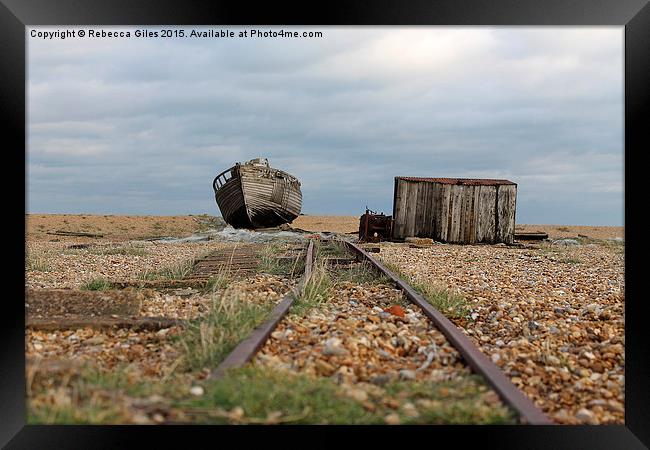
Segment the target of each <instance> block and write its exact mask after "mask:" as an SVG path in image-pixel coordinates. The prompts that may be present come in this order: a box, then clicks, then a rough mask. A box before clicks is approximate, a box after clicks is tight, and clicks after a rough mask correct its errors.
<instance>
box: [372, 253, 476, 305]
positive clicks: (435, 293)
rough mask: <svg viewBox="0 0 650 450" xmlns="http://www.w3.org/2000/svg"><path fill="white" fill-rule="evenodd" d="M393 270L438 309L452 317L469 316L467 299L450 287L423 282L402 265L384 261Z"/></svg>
mask: <svg viewBox="0 0 650 450" xmlns="http://www.w3.org/2000/svg"><path fill="white" fill-rule="evenodd" d="M384 264H385V265H386V267H388V268H389V269H390V270H391V271H393V272H395V273H396V274H397V275H399V276H400V277H402V278H403V279H404V280H406V281H407V282H408V283H409V284H410V285H411V286H412V287H413V289H415V290H416V291H417V292H418V293H419V294H420V295H422V296H423V297H424V298H425V299H426V300H427V301H428V302H429V303H431V304H432V305H433V306H434V307H435V308H436V309H437V310H438V311H440V312H441V313H443V314H444V315H446V316H447V317H452V318H463V317H467V316H468V315H469V313H470V308H469V304H468V302H467V299H465V297H463V296H462V295H460V294H457V293H454V292H451V291H450V290H449V289H447V288H444V287H440V286H436V285H435V284H432V283H429V282H422V281H419V280H417V279H415V278H414V277H412V276H409V275H407V274H406V273H404V271H402V270H401V268H400V267H398V266H396V265H395V264H391V263H384Z"/></svg>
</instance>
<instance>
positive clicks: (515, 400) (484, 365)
mask: <svg viewBox="0 0 650 450" xmlns="http://www.w3.org/2000/svg"><path fill="white" fill-rule="evenodd" d="M340 242H343V243H344V244H345V245H347V246H348V248H349V249H351V250H352V251H353V252H354V253H356V254H357V255H359V256H360V257H361V258H363V259H365V260H366V261H368V262H370V264H371V265H373V266H374V267H375V268H376V269H377V270H379V271H380V272H381V273H383V274H384V275H385V276H387V277H388V278H390V279H391V281H393V283H395V284H396V285H397V287H399V288H400V289H401V290H402V291H404V294H405V295H406V297H407V298H408V299H409V300H410V301H411V303H414V304H416V305H417V306H419V307H420V308H421V309H422V310H423V311H424V314H425V315H426V316H427V317H428V318H429V319H430V320H431V321H432V322H433V323H434V324H435V325H436V327H437V328H438V329H439V330H440V332H442V334H444V335H445V337H446V338H447V339H448V340H449V342H450V343H451V344H452V345H453V346H454V347H455V348H456V350H458V351H459V352H460V354H461V355H462V356H463V358H464V359H465V361H466V362H467V364H468V365H469V366H470V367H471V368H472V369H474V371H475V372H477V373H479V374H481V375H483V377H485V379H486V380H487V382H488V383H489V384H490V385H491V386H492V388H493V389H494V390H495V391H496V392H497V394H498V395H499V396H500V397H501V399H502V400H503V401H504V402H505V403H507V404H508V405H509V406H510V407H511V408H512V409H514V410H515V411H516V412H517V413H518V414H519V416H520V418H521V419H523V421H525V422H526V423H528V424H531V425H552V424H553V422H552V421H551V420H550V419H549V418H548V417H547V416H546V415H545V414H544V413H543V412H542V410H540V409H539V408H538V407H537V406H536V405H535V404H534V403H533V402H532V401H531V400H530V399H529V398H528V397H526V396H525V395H524V393H523V392H521V391H520V390H519V389H518V388H517V387H516V386H515V385H514V384H512V382H511V381H510V380H509V379H508V377H506V375H505V374H504V373H503V371H502V370H501V369H500V368H499V367H498V366H497V365H496V364H494V363H493V362H492V361H491V360H490V359H488V357H487V356H485V354H484V353H483V352H481V350H480V349H479V348H478V347H476V345H474V343H473V342H472V341H471V340H470V339H469V338H468V337H467V336H466V335H465V334H464V333H463V332H462V331H461V330H460V329H459V328H458V327H456V326H455V325H454V324H453V323H452V322H451V321H450V320H449V319H447V318H446V317H445V316H444V315H443V314H442V313H441V312H440V311H438V310H437V309H436V308H434V307H433V306H432V305H431V303H429V302H428V301H427V300H426V299H425V298H424V297H422V295H420V294H419V293H418V292H416V291H415V289H413V287H411V285H409V284H408V283H407V282H405V281H404V280H402V279H401V278H400V277H399V276H397V275H396V274H395V273H393V272H392V271H391V270H389V269H388V268H387V267H386V266H384V265H383V264H382V263H381V262H379V261H378V260H377V259H375V258H373V257H372V256H370V254H368V253H367V252H366V251H365V250H363V249H362V248H361V247H359V246H358V245H356V244H353V243H351V242H347V241H343V240H341V241H340Z"/></svg>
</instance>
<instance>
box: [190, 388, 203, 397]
mask: <svg viewBox="0 0 650 450" xmlns="http://www.w3.org/2000/svg"><path fill="white" fill-rule="evenodd" d="M204 393H205V391H204V390H203V388H202V387H201V386H192V387H191V388H190V394H192V395H194V396H196V397H200V396H201V395H203V394H204Z"/></svg>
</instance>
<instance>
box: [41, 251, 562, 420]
mask: <svg viewBox="0 0 650 450" xmlns="http://www.w3.org/2000/svg"><path fill="white" fill-rule="evenodd" d="M329 243H333V244H335V245H337V246H338V247H339V248H341V249H345V250H346V252H347V254H346V255H341V254H338V255H322V258H320V263H321V264H322V266H323V267H326V268H335V270H346V269H347V268H349V267H353V266H354V265H355V264H358V263H360V262H361V263H367V264H368V265H369V266H371V267H372V269H373V270H374V271H376V273H378V274H381V275H383V276H384V277H386V278H387V279H388V280H390V283H391V284H392V285H394V287H396V288H398V289H399V290H400V291H401V292H402V294H403V295H404V297H405V298H406V299H408V301H409V302H411V303H412V304H413V305H415V306H417V308H419V309H420V310H421V312H422V313H423V314H424V315H425V316H426V317H427V318H428V320H430V321H431V323H432V324H433V325H434V326H435V327H436V328H437V329H438V331H440V332H441V333H442V334H443V335H444V337H445V338H446V340H447V341H448V343H449V344H450V345H451V346H452V347H453V348H454V349H455V350H456V351H457V352H458V353H459V354H460V355H461V356H462V360H463V361H464V363H465V364H466V365H467V366H469V367H470V368H471V369H472V370H473V371H474V372H475V373H477V374H479V375H481V376H482V377H483V379H484V380H485V381H486V383H487V385H489V386H490V387H491V388H492V389H493V390H494V392H496V394H497V395H498V396H499V397H500V399H501V400H502V402H503V403H505V404H506V405H508V406H509V407H510V408H511V409H512V411H514V412H515V413H516V415H517V416H518V418H519V421H520V422H522V423H526V424H536V425H545V424H552V423H553V422H552V421H550V420H549V419H548V418H547V417H546V416H545V414H544V413H543V412H542V411H541V410H540V409H539V408H537V407H536V406H535V404H534V403H533V402H532V401H531V400H530V399H529V398H528V397H526V396H525V395H524V394H523V392H521V391H520V390H519V389H518V388H517V387H516V386H515V385H514V384H512V383H511V382H510V380H509V379H508V378H507V377H506V376H505V374H504V373H503V372H502V371H501V369H500V368H499V367H498V366H496V365H495V364H494V363H493V362H492V361H491V360H490V359H489V358H487V357H486V356H485V355H484V354H483V353H482V352H481V351H480V350H479V349H478V348H477V347H476V346H475V345H474V344H473V343H472V341H471V340H470V339H469V338H468V337H467V336H466V335H465V334H464V333H462V331H461V330H460V329H458V328H457V327H456V326H455V325H453V324H452V323H451V322H450V321H449V320H448V319H447V318H446V317H445V316H444V315H443V314H441V313H440V312H439V311H438V310H436V309H435V308H434V307H433V306H432V305H431V304H430V303H429V302H428V301H427V300H426V299H425V298H424V297H422V296H421V295H420V294H419V293H418V292H417V291H416V290H415V289H414V288H413V287H412V286H410V285H409V284H408V283H407V282H405V281H404V280H403V279H401V278H400V277H399V276H397V275H396V274H395V273H393V272H391V271H390V270H389V269H388V268H386V267H385V266H384V265H383V264H382V263H381V262H380V261H378V260H377V259H376V258H374V257H373V256H371V255H370V254H369V253H368V252H367V251H366V250H364V249H363V248H362V247H361V246H359V245H357V244H354V243H351V242H347V241H344V240H331V241H322V244H321V245H324V244H329ZM264 247H265V246H264V245H260V244H238V245H236V246H234V247H229V248H227V249H220V250H217V251H215V252H212V253H211V254H209V255H207V256H205V257H203V258H201V259H199V260H198V261H196V262H195V264H194V266H193V268H192V270H191V271H190V273H188V274H187V275H185V276H184V277H183V278H182V279H180V280H169V281H170V282H171V284H172V285H173V287H181V286H185V285H187V286H196V287H200V286H204V285H206V284H207V283H208V281H209V280H210V279H211V278H212V277H215V276H218V275H220V274H223V273H224V272H228V274H229V276H231V277H237V278H239V277H247V276H249V275H251V274H254V273H256V272H258V271H259V270H260V262H261V260H262V259H263V258H265V257H266V258H268V257H269V255H268V254H265V253H264V252H265V249H264ZM287 249H288V251H289V255H288V256H287V255H284V256H281V255H271V257H272V258H275V259H277V260H281V259H282V258H285V259H292V260H294V261H297V260H299V259H301V258H304V271H303V273H302V276H301V277H300V279H299V280H298V282H297V284H296V285H295V287H294V288H293V289H291V291H290V292H288V293H286V294H285V295H284V297H282V299H281V300H280V301H279V302H277V303H276V304H275V306H274V307H273V309H272V310H271V311H270V313H269V314H268V316H267V317H266V319H265V320H264V321H263V322H262V323H261V324H260V325H259V326H257V327H256V328H254V329H253V330H252V331H251V332H250V333H249V334H248V336H247V337H245V338H244V339H243V340H241V341H240V342H239V343H238V344H237V345H236V346H235V347H234V349H232V350H231V351H230V352H229V353H228V354H227V355H226V356H225V357H224V358H223V359H221V361H220V362H219V363H218V365H217V366H216V367H214V368H213V369H212V371H211V373H210V375H209V376H208V379H212V380H214V379H219V378H221V377H223V376H224V374H225V373H226V372H227V371H228V370H231V369H236V368H240V367H242V366H244V365H246V364H247V363H248V362H251V361H252V360H253V358H254V357H255V355H256V354H258V352H259V351H260V350H261V349H262V348H263V347H264V346H265V344H267V342H268V341H269V338H270V336H271V335H272V333H273V331H274V330H275V329H276V328H277V327H278V325H279V324H280V323H281V322H282V321H283V319H284V318H285V316H286V315H287V313H288V312H289V311H290V310H291V307H292V305H294V303H295V300H296V298H298V297H299V296H300V294H301V292H302V291H303V290H304V289H305V287H306V286H307V285H308V283H309V281H310V279H311V277H312V275H313V273H314V270H315V259H316V246H315V244H314V241H313V240H309V243H308V245H307V246H306V248H305V246H304V245H300V246H292V247H289V248H287ZM41 322H42V323H41ZM82 322H83V321H79V320H78V318H76V319H75V318H61V319H59V320H58V321H55V322H53V323H50V322H49V321H45V320H40V321H39V319H37V318H35V319H32V320H31V326H33V327H34V328H41V329H48V330H54V329H59V328H77V327H80V326H82V325H83V326H88V325H89V324H90V326H94V327H97V328H113V327H115V328H132V329H139V328H141V329H158V328H163V327H169V326H173V325H181V326H184V325H185V322H184V321H180V320H167V321H165V319H163V318H158V317H140V318H138V319H137V320H136V319H135V318H131V319H129V318H122V317H121V316H120V317H119V318H117V317H112V318H108V319H106V320H103V321H102V319H101V318H92V320H91V321H90V322H88V323H86V322H83V323H82ZM91 322H92V323H94V325H92V323H91Z"/></svg>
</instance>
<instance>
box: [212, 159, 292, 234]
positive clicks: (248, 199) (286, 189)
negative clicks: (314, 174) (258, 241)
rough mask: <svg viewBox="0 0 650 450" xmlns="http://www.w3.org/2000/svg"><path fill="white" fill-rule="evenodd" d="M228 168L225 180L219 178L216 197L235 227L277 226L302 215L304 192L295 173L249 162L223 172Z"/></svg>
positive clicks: (215, 185)
mask: <svg viewBox="0 0 650 450" xmlns="http://www.w3.org/2000/svg"><path fill="white" fill-rule="evenodd" d="M228 172H229V175H230V178H229V179H227V181H225V182H224V183H217V178H219V177H217V178H215V183H214V188H215V199H216V201H217V205H218V206H219V209H220V210H221V214H222V216H223V219H224V220H225V221H226V222H227V223H228V224H230V225H232V226H233V227H234V228H253V229H254V228H269V227H276V226H279V225H282V224H285V223H290V222H292V221H293V220H294V219H295V218H296V217H298V216H299V215H300V209H301V207H302V193H301V191H300V182H299V181H298V180H297V179H296V178H295V177H293V176H291V175H289V174H287V173H286V172H283V171H281V170H278V169H272V168H270V167H269V166H268V165H267V166H259V165H252V164H249V163H247V164H242V165H240V164H238V165H236V166H233V167H232V168H230V169H229V171H226V172H223V173H228ZM218 184H220V186H217V185H218Z"/></svg>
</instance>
